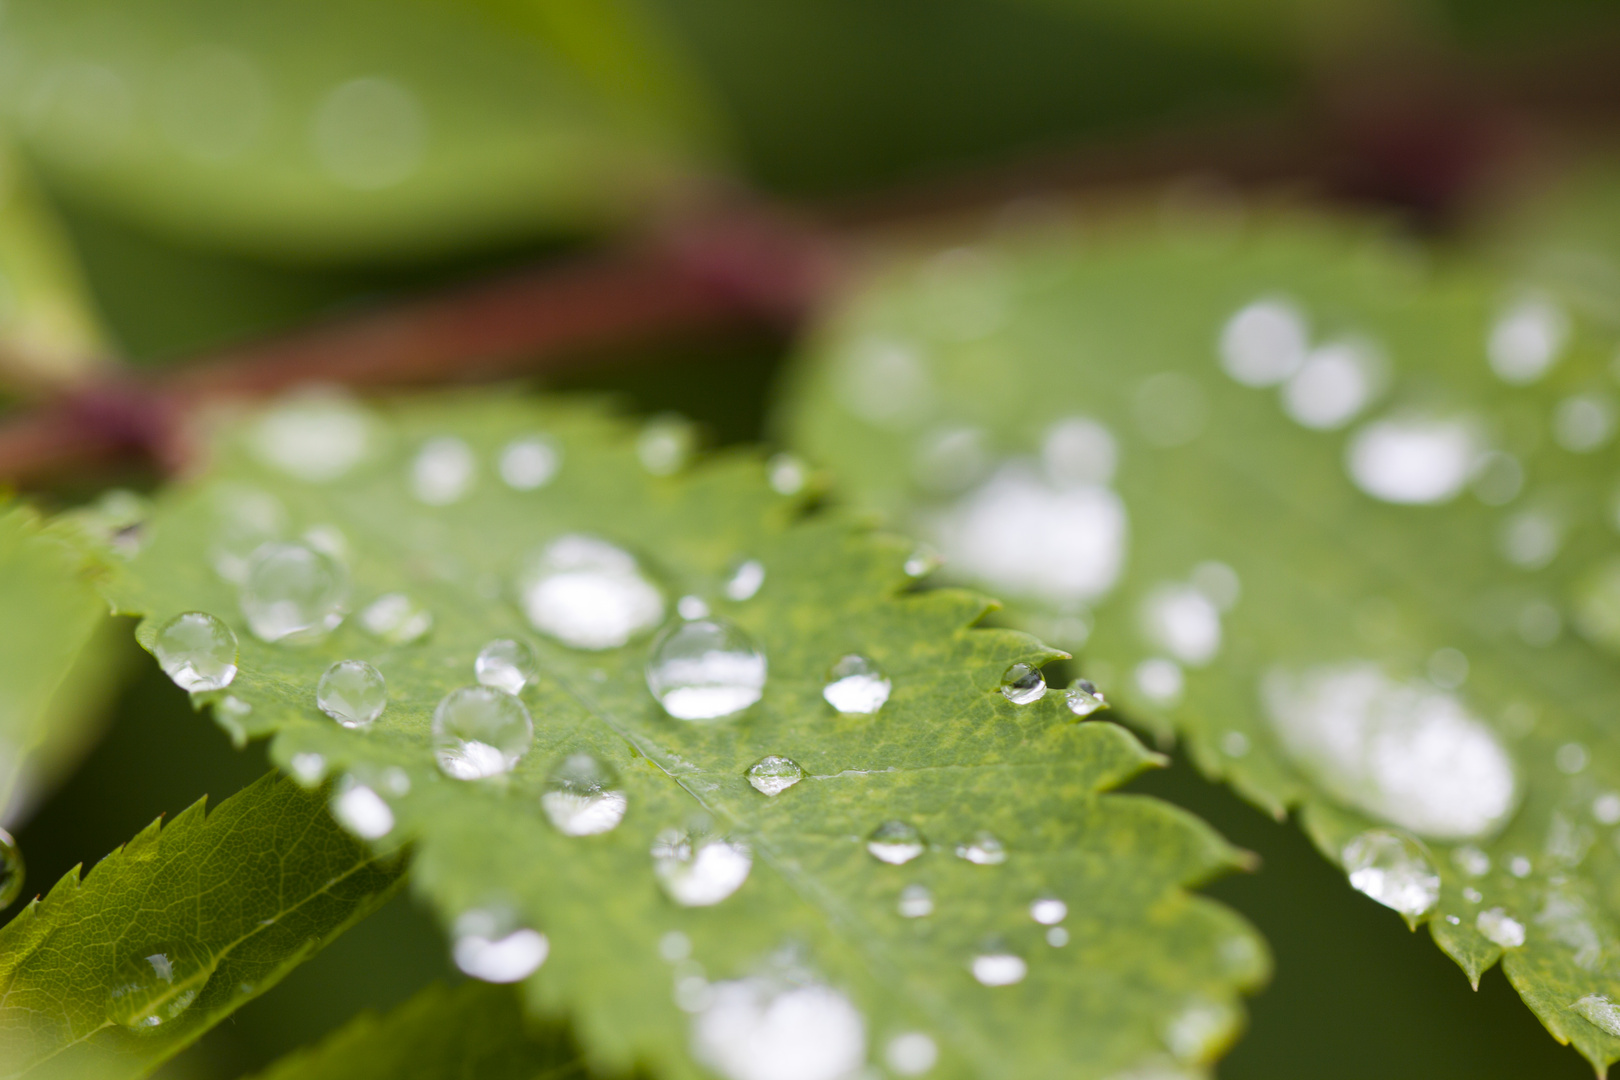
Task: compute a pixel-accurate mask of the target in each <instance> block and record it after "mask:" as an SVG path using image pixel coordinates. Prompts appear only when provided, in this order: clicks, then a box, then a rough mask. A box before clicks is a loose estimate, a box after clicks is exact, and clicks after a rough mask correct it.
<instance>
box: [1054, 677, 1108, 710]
mask: <svg viewBox="0 0 1620 1080" xmlns="http://www.w3.org/2000/svg"><path fill="white" fill-rule="evenodd" d="M1065 704H1067V705H1068V706H1069V711H1070V712H1072V713H1074V715H1076V716H1078V717H1080V719H1082V720H1084V719H1085V718H1086V717H1088V716H1090V715H1091V714H1092V713H1094V712H1100V711H1101V710H1103V709H1106V708H1108V699H1107V698H1106V697H1104V696H1103V692H1102V691H1101V690H1099V689H1097V684H1096V683H1094V682H1092V681H1091V680H1090V679H1076V680H1074V682H1072V683H1070V684H1069V696H1068V697H1067V698H1066V699H1065Z"/></svg>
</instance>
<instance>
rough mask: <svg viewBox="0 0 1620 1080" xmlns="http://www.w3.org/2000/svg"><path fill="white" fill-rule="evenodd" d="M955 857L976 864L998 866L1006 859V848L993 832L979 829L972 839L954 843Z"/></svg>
mask: <svg viewBox="0 0 1620 1080" xmlns="http://www.w3.org/2000/svg"><path fill="white" fill-rule="evenodd" d="M956 857H957V858H958V859H966V860H967V861H968V862H970V863H973V864H975V865H976V866H999V865H1000V864H1002V863H1004V862H1006V861H1007V849H1006V848H1005V847H1003V846H1002V844H1001V841H1000V840H998V839H996V837H995V835H994V834H993V833H989V832H985V831H984V830H982V829H981V830H980V831H978V832H976V833H974V834H973V839H972V840H969V841H968V842H967V843H965V844H958V845H956Z"/></svg>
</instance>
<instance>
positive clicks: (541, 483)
mask: <svg viewBox="0 0 1620 1080" xmlns="http://www.w3.org/2000/svg"><path fill="white" fill-rule="evenodd" d="M561 465H562V449H561V448H560V447H558V446H557V445H556V444H555V443H553V442H552V441H551V440H549V439H546V438H544V437H542V436H539V435H530V436H526V437H524V438H520V439H513V440H512V441H511V442H509V443H507V444H506V447H505V449H503V450H502V451H501V458H500V462H499V464H498V465H497V468H498V469H499V470H500V474H501V479H502V480H503V481H505V482H506V486H507V487H509V488H511V489H512V490H514V491H533V490H534V489H535V488H541V487H545V486H546V485H547V484H549V483H551V478H552V477H554V476H556V475H557V469H558V467H559V466H561Z"/></svg>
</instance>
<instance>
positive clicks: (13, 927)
mask: <svg viewBox="0 0 1620 1080" xmlns="http://www.w3.org/2000/svg"><path fill="white" fill-rule="evenodd" d="M400 871H401V865H400V863H399V862H398V861H397V860H393V859H378V858H376V857H374V856H371V855H369V854H368V853H367V852H366V851H364V850H363V848H362V847H361V846H360V845H359V844H357V843H356V842H355V841H354V840H352V839H351V838H350V837H349V836H348V835H347V834H345V833H344V832H343V831H342V830H340V829H338V828H337V826H336V825H334V824H332V822H331V819H330V818H329V817H328V816H327V814H326V810H325V806H324V805H323V802H322V800H321V799H319V798H317V797H315V796H312V795H310V794H309V793H307V792H305V791H303V790H302V789H300V788H299V787H298V785H296V784H294V783H292V782H291V781H288V780H283V779H280V778H278V777H275V776H274V775H271V776H266V777H265V778H263V779H261V780H260V781H258V782H257V783H256V784H254V785H253V786H252V787H250V788H248V789H247V790H245V791H243V792H241V793H239V794H237V795H235V796H232V797H231V798H229V799H226V800H225V801H224V802H223V803H221V804H220V805H219V807H218V808H216V809H215V810H214V811H213V812H212V813H210V814H207V815H206V816H205V814H204V810H203V803H202V802H200V801H199V802H197V803H196V804H194V805H193V806H191V807H190V808H189V809H187V810H185V811H184V812H183V813H181V814H179V815H178V816H177V817H176V818H175V819H174V821H173V822H171V823H170V824H169V825H168V826H167V827H163V826H161V825H160V824H159V823H158V822H153V823H152V825H150V826H149V827H148V828H146V829H145V830H143V831H142V832H141V833H140V835H138V836H136V837H135V839H133V840H131V841H130V842H129V843H128V844H126V845H125V846H124V847H123V848H121V849H120V850H118V851H115V852H114V853H112V854H111V855H109V856H107V857H106V858H105V859H103V860H102V861H101V862H100V863H98V864H97V865H96V866H95V867H94V868H93V869H92V870H91V871H90V873H89V874H88V875H87V876H86V877H85V878H84V879H83V880H81V879H80V877H79V873H78V870H77V869H75V870H73V871H71V872H69V873H68V875H67V876H66V877H64V878H63V879H62V880H61V881H60V882H58V883H57V885H56V887H55V888H53V889H52V890H51V892H50V894H49V895H48V896H46V897H45V898H44V899H43V900H36V901H35V902H34V903H32V904H30V905H29V906H28V907H27V908H25V909H24V910H23V911H22V912H21V913H20V914H18V915H17V917H16V918H14V919H13V920H12V921H11V922H10V923H8V924H7V925H6V926H5V927H4V928H0V1050H4V1054H3V1055H0V1075H3V1076H6V1077H25V1076H26V1077H29V1078H31V1080H33V1078H41V1080H43V1078H46V1077H63V1078H72V1080H85V1078H91V1080H96V1078H118V1077H138V1076H144V1075H146V1074H147V1073H148V1072H150V1071H151V1070H152V1069H153V1068H155V1067H156V1066H157V1065H158V1064H159V1063H160V1062H162V1061H164V1060H165V1059H167V1058H168V1057H170V1056H172V1055H173V1054H175V1053H177V1052H178V1051H179V1050H181V1049H183V1048H184V1047H186V1046H187V1045H189V1044H190V1043H191V1042H192V1041H193V1040H195V1039H196V1038H198V1037H199V1036H200V1035H202V1034H203V1032H205V1031H207V1030H208V1029H209V1028H210V1027H212V1026H213V1025H214V1024H217V1023H218V1022H219V1021H221V1020H223V1019H224V1018H225V1017H226V1016H228V1015H230V1013H231V1012H233V1011H234V1010H236V1009H237V1008H240V1007H241V1006H242V1005H243V1004H245V1003H246V1002H248V1001H250V1000H252V999H253V998H254V997H256V996H258V995H259V994H261V993H263V992H264V991H265V990H267V989H269V988H270V987H271V986H274V985H275V984H276V983H277V982H278V981H279V980H280V979H281V978H282V976H284V975H285V974H286V973H287V972H288V971H289V970H290V969H291V968H293V967H294V966H296V965H297V964H299V963H300V962H302V961H303V960H304V959H306V958H307V957H308V956H309V955H310V954H312V953H313V952H315V951H316V950H318V949H319V948H320V947H321V946H322V945H323V944H324V943H325V942H327V941H328V940H330V939H331V938H332V937H334V936H335V935H337V934H339V933H341V932H342V931H343V930H344V929H346V928H347V927H348V926H349V925H351V924H353V923H354V922H355V921H356V920H358V919H360V918H363V917H364V916H365V915H366V914H368V913H369V912H370V911H371V910H373V909H374V908H375V907H376V906H377V905H379V904H380V903H382V901H384V900H385V899H387V898H388V896H389V894H390V893H391V892H392V890H393V888H394V887H395V885H396V884H397V883H398V881H399V879H400Z"/></svg>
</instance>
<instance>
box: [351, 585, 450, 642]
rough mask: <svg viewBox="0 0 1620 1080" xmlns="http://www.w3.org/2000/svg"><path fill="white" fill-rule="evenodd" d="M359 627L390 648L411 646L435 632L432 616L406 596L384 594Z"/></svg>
mask: <svg viewBox="0 0 1620 1080" xmlns="http://www.w3.org/2000/svg"><path fill="white" fill-rule="evenodd" d="M360 625H361V626H363V627H365V629H366V632H367V633H368V634H371V635H372V636H373V637H376V638H380V639H382V640H383V641H386V642H388V644H390V645H409V644H410V643H411V642H413V641H419V640H420V639H422V638H423V637H425V636H426V635H427V632H428V631H429V630H432V629H433V613H432V612H431V611H429V610H428V609H427V608H425V607H423V606H422V605H421V604H419V603H417V602H416V601H415V600H413V599H411V598H410V597H409V596H406V595H405V594H404V593H397V592H396V593H385V594H383V595H382V596H379V597H377V599H375V600H373V601H372V602H371V603H370V604H367V605H366V608H365V610H363V611H362V612H360Z"/></svg>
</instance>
